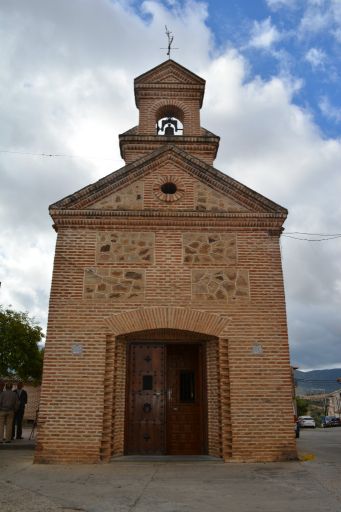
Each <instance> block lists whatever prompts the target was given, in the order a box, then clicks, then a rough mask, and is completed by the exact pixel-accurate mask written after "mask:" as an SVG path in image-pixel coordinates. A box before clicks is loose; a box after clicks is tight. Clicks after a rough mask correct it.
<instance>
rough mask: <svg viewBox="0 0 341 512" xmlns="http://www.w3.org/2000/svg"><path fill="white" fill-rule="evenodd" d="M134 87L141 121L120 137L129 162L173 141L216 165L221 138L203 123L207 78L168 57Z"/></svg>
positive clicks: (123, 151) (124, 153)
mask: <svg viewBox="0 0 341 512" xmlns="http://www.w3.org/2000/svg"><path fill="white" fill-rule="evenodd" d="M134 90H135V103H136V106H137V108H138V109H139V124H138V126H136V127H134V128H132V129H131V130H128V131H127V132H125V133H123V134H121V135H120V137H119V140H120V149H121V156H122V158H123V159H124V160H125V162H126V163H130V162H133V161H135V160H137V159H139V158H140V157H142V156H144V155H146V154H147V153H150V152H151V151H154V150H155V149H157V148H159V147H160V146H163V145H165V144H171V145H177V146H179V147H180V148H181V149H183V150H184V151H187V152H188V153H190V154H192V155H194V156H196V157H197V158H200V159H201V160H203V161H204V162H206V163H208V164H209V165H212V164H213V161H214V159H215V157H216V154H217V150H218V146H219V137H218V136H216V135H214V134H213V133H211V132H209V131H208V130H205V129H204V128H202V127H201V126H200V109H201V107H202V103H203V98H204V92H205V80H203V79H202V78H200V77H199V76H197V75H195V74H194V73H192V72H191V71H189V70H188V69H186V68H184V67H183V66H181V65H180V64H178V63H177V62H175V61H173V60H171V59H169V60H167V61H165V62H163V63H162V64H160V65H159V66H157V67H155V68H153V69H151V70H150V71H148V72H147V73H144V74H143V75H140V76H139V77H137V78H136V79H135V82H134Z"/></svg>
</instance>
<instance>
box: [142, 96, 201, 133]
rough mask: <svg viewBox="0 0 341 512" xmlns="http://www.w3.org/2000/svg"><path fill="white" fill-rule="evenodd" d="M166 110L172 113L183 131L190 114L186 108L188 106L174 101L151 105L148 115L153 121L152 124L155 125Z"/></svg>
mask: <svg viewBox="0 0 341 512" xmlns="http://www.w3.org/2000/svg"><path fill="white" fill-rule="evenodd" d="M167 109H168V110H170V111H171V112H172V113H173V115H174V117H176V118H177V119H179V121H181V123H182V124H183V127H184V131H185V130H186V127H187V126H188V124H189V118H190V114H191V112H190V109H189V108H188V105H186V104H185V103H183V102H181V101H178V100H175V99H165V100H160V101H157V102H155V103H154V104H153V106H152V107H151V109H150V114H151V116H152V118H153V120H154V123H156V122H157V121H158V120H159V119H160V118H161V117H164V114H165V112H166V110H167ZM160 116H161V117H160Z"/></svg>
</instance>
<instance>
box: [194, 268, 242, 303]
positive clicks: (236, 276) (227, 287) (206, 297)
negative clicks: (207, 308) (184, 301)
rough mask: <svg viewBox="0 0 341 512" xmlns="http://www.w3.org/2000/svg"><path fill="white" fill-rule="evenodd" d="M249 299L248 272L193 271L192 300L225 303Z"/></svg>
mask: <svg viewBox="0 0 341 512" xmlns="http://www.w3.org/2000/svg"><path fill="white" fill-rule="evenodd" d="M242 297H243V298H248V297H249V272H248V270H245V269H236V268H233V267H230V268H227V269H200V270H199V269H198V270H197V269H193V270H192V300H196V301H217V300H218V301H226V302H230V301H231V300H235V299H238V298H242Z"/></svg>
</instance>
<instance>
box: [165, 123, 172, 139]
mask: <svg viewBox="0 0 341 512" xmlns="http://www.w3.org/2000/svg"><path fill="white" fill-rule="evenodd" d="M165 135H166V137H169V136H171V135H174V128H173V126H172V125H171V124H168V125H167V126H166V128H165Z"/></svg>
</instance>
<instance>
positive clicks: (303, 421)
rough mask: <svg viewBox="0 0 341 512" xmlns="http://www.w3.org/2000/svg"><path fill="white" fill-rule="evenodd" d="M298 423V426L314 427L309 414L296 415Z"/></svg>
mask: <svg viewBox="0 0 341 512" xmlns="http://www.w3.org/2000/svg"><path fill="white" fill-rule="evenodd" d="M298 423H299V424H300V427H303V428H304V427H307V428H308V427H310V428H315V427H316V424H315V420H314V418H312V417H311V416H299V417H298Z"/></svg>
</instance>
